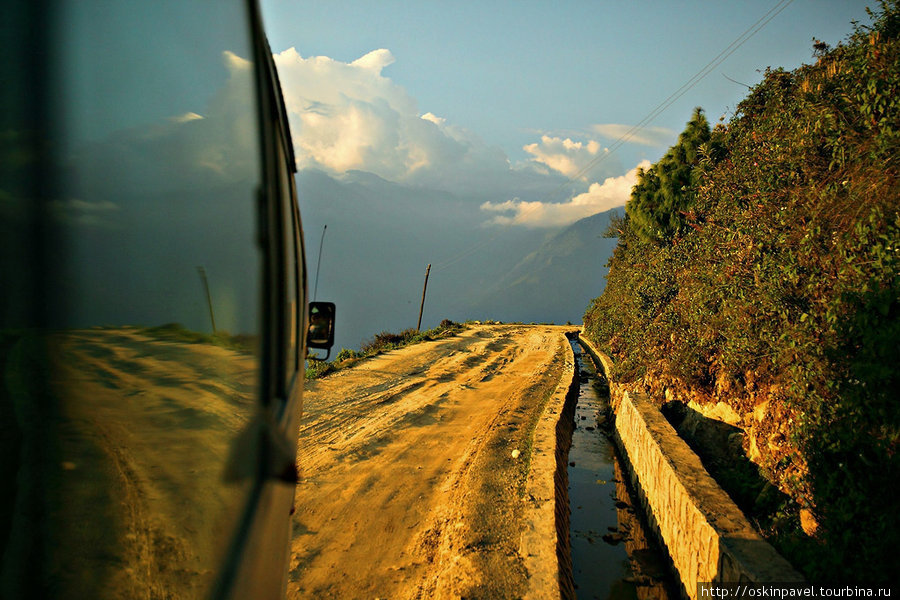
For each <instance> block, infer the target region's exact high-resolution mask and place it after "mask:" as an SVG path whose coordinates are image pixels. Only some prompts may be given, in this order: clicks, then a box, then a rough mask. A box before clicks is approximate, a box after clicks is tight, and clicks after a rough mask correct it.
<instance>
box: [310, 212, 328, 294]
mask: <svg viewBox="0 0 900 600" xmlns="http://www.w3.org/2000/svg"><path fill="white" fill-rule="evenodd" d="M326 229H328V225H327V224H326V225H325V226H324V227H322V238H321V239H320V240H319V259H318V260H317V261H316V286H315V287H314V288H313V302H315V301H316V297H318V295H319V267H320V266H322V246H324V245H325V230H326Z"/></svg>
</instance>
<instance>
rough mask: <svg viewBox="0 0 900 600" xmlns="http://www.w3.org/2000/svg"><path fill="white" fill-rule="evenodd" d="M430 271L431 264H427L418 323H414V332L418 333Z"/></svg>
mask: <svg viewBox="0 0 900 600" xmlns="http://www.w3.org/2000/svg"><path fill="white" fill-rule="evenodd" d="M430 271H431V263H428V268H427V269H425V285H424V286H422V303H421V304H420V305H419V322H418V323H416V331H419V329H421V327H422V312H423V311H424V310H425V290H427V289H428V273H429V272H430Z"/></svg>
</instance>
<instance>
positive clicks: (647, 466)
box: [579, 337, 803, 599]
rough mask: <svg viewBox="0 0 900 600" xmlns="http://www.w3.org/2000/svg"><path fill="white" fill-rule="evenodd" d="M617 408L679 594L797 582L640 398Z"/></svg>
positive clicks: (622, 441) (621, 437) (621, 435)
mask: <svg viewBox="0 0 900 600" xmlns="http://www.w3.org/2000/svg"><path fill="white" fill-rule="evenodd" d="M579 341H580V342H581V344H582V346H583V347H584V348H585V349H586V350H587V351H588V353H589V354H591V355H592V356H593V357H594V359H595V360H596V361H597V363H598V364H601V365H602V366H603V369H604V371H605V372H606V373H607V374H608V373H609V372H610V367H611V366H612V365H611V362H610V360H609V358H608V357H606V356H605V355H604V354H602V353H601V352H599V351H598V350H597V349H596V348H594V347H593V345H592V344H591V343H590V342H589V341H588V340H586V339H584V338H583V337H579ZM610 385H611V387H612V385H613V384H612V382H611V383H610ZM616 404H617V405H616V406H615V411H616V414H615V429H616V437H617V441H618V442H619V445H620V448H621V449H622V450H623V451H624V453H625V455H626V457H627V459H628V463H629V469H630V471H631V472H630V476H631V480H632V482H633V483H634V487H635V489H636V490H637V491H638V495H639V496H640V498H641V502H642V504H643V505H644V510H645V513H646V514H647V517H648V519H649V521H650V525H651V527H652V528H653V529H654V530H655V532H656V534H657V535H658V537H659V538H660V539H661V541H662V542H663V543H664V544H665V546H666V548H667V550H668V552H669V556H670V557H671V558H672V562H673V563H674V565H675V568H676V569H677V570H678V574H679V577H680V578H681V582H682V586H683V589H682V592H683V593H684V595H685V596H687V597H689V598H692V599H698V598H699V592H698V588H697V584H698V583H703V582H721V583H773V582H783V583H788V582H801V581H803V578H802V576H801V575H800V574H799V573H797V572H796V571H795V570H794V569H793V567H791V565H790V564H789V563H788V562H787V561H786V560H785V559H784V558H783V557H782V556H780V555H779V554H778V553H777V552H776V551H775V549H774V548H772V546H771V545H769V544H768V543H767V542H766V541H765V540H763V539H762V538H761V537H760V536H759V534H757V533H756V531H755V530H754V529H753V527H752V526H751V525H750V523H749V522H748V521H747V518H746V517H745V516H744V515H743V513H742V512H741V511H740V510H739V509H738V508H737V506H736V505H735V504H734V502H732V500H731V498H729V497H728V495H727V494H726V493H725V492H724V491H723V490H722V488H720V487H719V485H718V484H717V483H716V482H715V480H713V478H712V477H711V476H710V475H709V474H708V473H707V472H706V469H705V468H704V467H703V465H702V464H701V462H700V459H699V458H698V457H697V455H696V454H694V452H693V451H692V450H691V449H690V448H689V447H688V445H687V444H686V443H685V442H684V440H682V439H681V438H680V437H679V436H678V434H677V433H676V431H675V429H674V428H673V427H672V426H671V425H670V424H669V422H668V421H667V420H666V419H665V417H663V415H662V414H661V413H660V412H659V409H658V408H657V407H656V405H654V404H653V403H652V401H651V400H650V399H649V398H648V397H647V396H646V395H644V394H635V393H630V392H628V391H624V392H623V393H622V394H621V398H620V399H618V400H617V402H616Z"/></svg>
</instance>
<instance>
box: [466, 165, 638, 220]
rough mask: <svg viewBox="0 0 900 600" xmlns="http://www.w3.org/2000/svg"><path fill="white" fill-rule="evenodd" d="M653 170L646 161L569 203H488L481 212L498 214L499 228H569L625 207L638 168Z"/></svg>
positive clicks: (608, 179) (590, 189)
mask: <svg viewBox="0 0 900 600" xmlns="http://www.w3.org/2000/svg"><path fill="white" fill-rule="evenodd" d="M648 168H650V161H648V160H644V161H642V162H641V163H640V164H638V165H637V166H636V167H635V168H633V169H632V170H630V171H628V173H626V174H625V175H621V176H619V177H608V178H606V179H605V180H604V181H603V183H592V184H591V186H590V188H588V191H586V192H584V193H582V194H578V195H577V196H575V197H574V198H572V199H571V200H569V201H568V202H523V201H520V200H517V199H516V200H508V201H506V202H485V203H484V204H482V205H481V209H482V210H484V211H487V212H496V213H508V214H498V215H497V216H495V217H494V218H493V219H491V221H490V223H493V224H497V225H521V226H525V227H560V226H564V225H569V224H571V223H574V222H575V221H578V220H579V219H583V218H585V217H589V216H591V215H595V214H597V213H600V212H604V211H607V210H611V209H613V208H617V207H620V206H625V203H626V202H628V198H629V197H630V196H631V188H632V187H634V184H635V183H636V182H637V171H638V169H645V170H646V169H648Z"/></svg>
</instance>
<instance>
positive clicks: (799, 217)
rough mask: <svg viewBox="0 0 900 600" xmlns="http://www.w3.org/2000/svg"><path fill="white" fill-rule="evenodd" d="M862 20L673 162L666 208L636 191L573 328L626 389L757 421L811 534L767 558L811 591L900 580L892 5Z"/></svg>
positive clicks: (773, 74)
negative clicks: (599, 290) (683, 395)
mask: <svg viewBox="0 0 900 600" xmlns="http://www.w3.org/2000/svg"><path fill="white" fill-rule="evenodd" d="M872 17H873V25H872V26H871V27H863V26H860V25H855V26H854V32H853V33H852V34H851V35H850V36H849V37H848V39H847V40H846V42H845V43H843V44H840V45H839V46H837V47H835V48H833V49H829V48H827V47H826V46H825V45H824V44H821V43H817V44H816V46H815V58H816V61H815V64H812V65H806V66H803V67H801V68H799V69H797V70H796V71H792V72H787V71H784V70H781V69H776V70H767V72H766V74H765V78H764V80H763V81H762V82H761V83H760V84H759V85H758V86H756V87H755V88H754V89H752V90H751V92H750V94H749V95H748V97H747V98H746V99H745V100H744V101H743V102H742V103H741V104H740V105H739V106H738V107H737V110H736V113H735V115H734V117H733V118H732V119H731V121H730V122H729V123H728V124H727V125H725V124H720V125H717V126H716V127H715V128H714V129H713V130H712V131H711V132H710V135H709V138H708V139H707V140H706V141H702V142H701V143H700V144H699V145H698V146H697V147H696V155H695V157H694V159H691V160H684V161H683V162H682V165H681V167H683V165H685V164H687V165H690V174H689V176H687V177H685V176H684V174H683V173H681V174H680V175H679V177H678V181H687V183H684V185H683V187H684V189H683V190H682V189H680V188H679V189H678V191H679V192H680V197H679V198H678V201H669V200H668V199H666V200H663V199H657V197H656V196H653V195H652V194H646V193H645V191H646V188H647V187H648V186H650V185H651V184H652V185H656V184H655V183H654V182H653V180H652V178H648V176H647V175H646V174H645V175H644V176H643V177H642V179H641V181H640V183H639V184H638V185H637V186H636V187H635V192H634V193H635V195H633V196H632V200H631V203H630V204H629V208H628V214H627V216H626V217H625V218H624V219H622V220H620V221H618V222H616V223H614V225H613V227H612V230H611V231H612V234H613V235H616V236H618V237H619V244H618V247H617V248H616V250H615V252H614V255H613V257H612V259H611V260H610V273H609V276H608V280H607V286H606V290H605V292H604V294H603V295H602V296H601V297H599V298H597V299H595V300H594V301H593V303H592V304H591V306H590V307H589V309H588V312H587V314H586V315H585V325H586V329H587V332H588V334H589V336H590V337H591V338H593V340H594V341H595V342H597V343H598V344H599V345H600V346H601V347H602V348H604V349H605V350H606V351H607V352H609V353H610V354H611V355H612V356H613V357H614V359H616V370H615V372H614V379H617V380H618V381H621V382H639V381H647V380H649V379H651V378H657V379H659V378H662V379H666V380H669V381H680V382H684V384H685V385H686V386H688V387H689V388H690V389H691V390H693V391H699V392H701V393H706V394H708V396H709V397H714V398H716V399H718V400H721V401H724V402H728V403H729V404H731V405H732V406H733V407H734V408H735V410H736V411H737V412H738V413H739V414H747V413H748V412H751V411H752V410H753V409H754V406H753V405H751V403H749V402H748V398H752V399H754V400H753V402H757V403H758V402H761V401H762V400H763V399H764V398H765V399H766V400H767V401H768V402H769V406H768V410H769V413H768V414H770V415H776V417H775V418H776V420H778V419H780V420H781V421H783V422H776V423H774V424H772V425H771V435H770V436H769V437H768V444H769V448H764V449H763V452H762V459H761V462H762V466H763V470H764V472H765V474H766V475H767V476H768V477H769V478H770V479H771V480H772V481H773V482H774V483H776V484H777V485H778V486H779V487H780V488H781V489H782V490H785V491H787V492H788V493H789V494H790V496H791V497H792V498H793V499H794V501H795V502H796V503H797V506H799V507H802V508H804V509H806V510H808V511H810V514H812V515H814V518H815V521H816V522H817V523H818V529H817V531H816V533H815V535H814V540H813V541H811V542H810V541H804V539H805V536H804V535H803V534H802V533H800V530H799V528H794V529H793V530H792V529H791V523H792V522H793V523H796V521H790V520H786V521H784V522H783V523H782V525H781V527H780V530H779V531H776V532H774V533H775V534H776V535H775V537H776V542H777V543H778V544H780V545H781V549H782V550H783V551H785V553H788V554H790V556H791V558H792V559H793V560H795V561H798V562H799V563H800V564H799V565H798V566H800V567H801V568H803V569H804V570H805V572H806V574H807V576H808V577H810V578H814V579H816V580H820V581H824V580H835V579H843V580H851V581H882V580H885V579H887V578H890V577H892V574H893V573H895V572H897V569H898V568H900V554H898V553H897V552H896V547H897V546H898V544H900V511H898V510H897V507H898V505H897V500H896V497H897V493H898V491H900V486H898V482H900V456H898V451H900V370H898V365H900V177H898V176H900V173H898V167H900V2H898V1H897V0H892V1H890V2H884V3H882V5H881V7H880V9H879V10H878V11H876V12H874V13H872ZM698 114H699V113H696V114H695V119H694V120H693V121H692V124H689V126H688V131H691V130H692V129H694V130H696V129H697V124H696V123H694V121H696V118H697V115H698ZM687 133H688V132H686V134H687ZM682 137H683V138H685V136H682ZM696 138H697V136H696V135H694V134H691V136H689V139H696ZM679 144H680V145H681V144H682V140H679ZM676 148H677V146H676ZM675 151H676V150H675V149H673V152H675ZM670 154H671V153H670ZM667 157H668V158H664V159H663V161H667V160H670V159H671V157H669V155H667ZM685 157H686V158H687V157H688V155H687V154H685ZM663 161H661V163H662V162H663ZM657 166H658V165H657ZM681 167H679V168H681ZM654 169H656V167H655V168H654ZM682 170H683V169H682ZM648 173H649V171H648ZM666 211H675V212H676V213H677V214H671V215H670V218H668V219H667V218H666V217H665V216H664V213H665V212H666ZM648 222H649V223H653V222H656V223H660V224H662V225H664V226H658V227H656V228H654V227H648V225H647V223H648ZM774 405H779V406H782V407H783V410H774V409H772V406H774ZM785 432H786V434H784V433H785ZM782 434H784V435H782ZM773 448H774V449H773ZM795 509H796V507H794V509H792V508H790V507H787V508H785V511H786V514H788V515H790V514H796V510H795Z"/></svg>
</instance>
